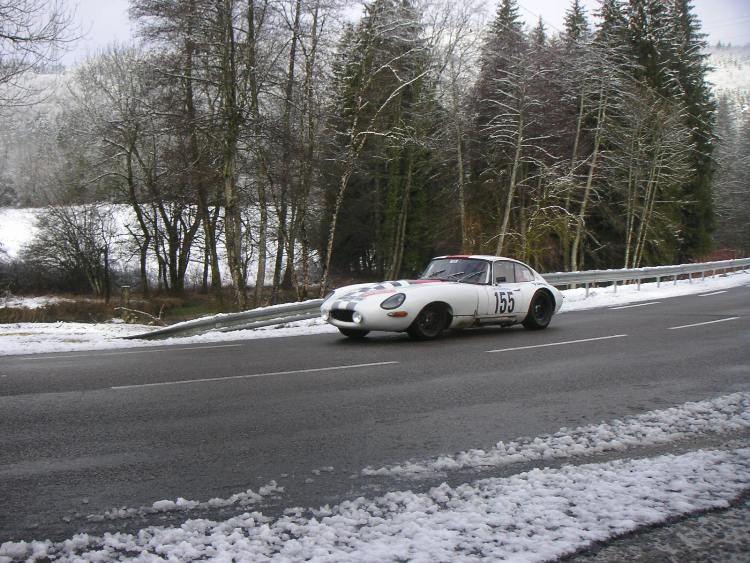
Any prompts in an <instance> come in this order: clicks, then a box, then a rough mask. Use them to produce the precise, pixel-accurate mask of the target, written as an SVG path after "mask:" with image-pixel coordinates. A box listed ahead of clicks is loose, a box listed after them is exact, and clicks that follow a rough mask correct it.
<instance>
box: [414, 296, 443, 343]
mask: <svg viewBox="0 0 750 563" xmlns="http://www.w3.org/2000/svg"><path fill="white" fill-rule="evenodd" d="M447 327H448V311H447V310H446V308H445V306H443V305H439V304H437V303H433V304H431V305H427V306H426V307H425V308H424V309H422V310H421V311H420V312H419V314H418V315H417V318H416V319H414V322H413V323H411V326H409V328H408V329H406V332H408V333H409V336H411V337H412V338H413V339H415V340H434V339H435V338H437V337H438V336H440V333H441V332H443V331H444V330H445V329H446V328H447Z"/></svg>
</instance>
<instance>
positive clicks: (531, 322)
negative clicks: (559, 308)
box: [523, 291, 555, 330]
mask: <svg viewBox="0 0 750 563" xmlns="http://www.w3.org/2000/svg"><path fill="white" fill-rule="evenodd" d="M554 312H555V302H554V301H553V300H552V297H550V296H549V293H547V292H545V291H537V292H536V293H535V294H534V297H532V299H531V305H529V312H528V313H527V314H526V318H525V319H524V320H523V326H524V327H526V328H528V329H529V330H542V329H543V328H547V325H548V324H549V322H550V321H551V320H552V313H554Z"/></svg>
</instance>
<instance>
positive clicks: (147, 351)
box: [23, 344, 243, 361]
mask: <svg viewBox="0 0 750 563" xmlns="http://www.w3.org/2000/svg"><path fill="white" fill-rule="evenodd" d="M238 346H243V344H216V345H214V346H189V347H184V348H175V347H172V346H168V347H162V348H145V349H143V350H127V351H123V352H102V353H100V354H66V355H64V356H42V357H33V358H23V360H26V361H33V360H57V359H58V358H89V357H94V356H122V355H123V354H153V353H155V352H175V351H182V350H207V349H208V348H236V347H238Z"/></svg>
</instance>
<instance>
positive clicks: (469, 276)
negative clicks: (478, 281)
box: [456, 271, 484, 283]
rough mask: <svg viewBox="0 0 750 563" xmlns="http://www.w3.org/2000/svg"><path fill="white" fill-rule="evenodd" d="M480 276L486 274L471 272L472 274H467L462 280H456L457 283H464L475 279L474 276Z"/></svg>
mask: <svg viewBox="0 0 750 563" xmlns="http://www.w3.org/2000/svg"><path fill="white" fill-rule="evenodd" d="M480 274H484V272H482V271H479V272H471V273H470V274H466V275H465V276H464V277H462V278H461V279H460V280H456V281H457V282H459V283H460V282H462V281H466V280H469V279H471V278H473V277H474V276H478V275H480Z"/></svg>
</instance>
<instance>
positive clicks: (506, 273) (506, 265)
mask: <svg viewBox="0 0 750 563" xmlns="http://www.w3.org/2000/svg"><path fill="white" fill-rule="evenodd" d="M492 281H493V283H514V282H515V281H516V274H515V271H514V269H513V262H506V261H504V260H499V261H497V262H495V264H494V265H493V266H492Z"/></svg>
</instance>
